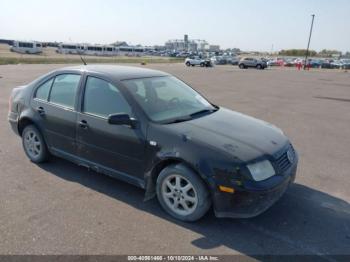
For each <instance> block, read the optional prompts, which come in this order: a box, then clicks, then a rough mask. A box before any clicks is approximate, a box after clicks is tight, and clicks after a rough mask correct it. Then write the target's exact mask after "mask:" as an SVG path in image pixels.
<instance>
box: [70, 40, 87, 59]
mask: <svg viewBox="0 0 350 262" xmlns="http://www.w3.org/2000/svg"><path fill="white" fill-rule="evenodd" d="M69 41H71V42H72V39H71V38H69ZM81 54H82V53H81V51H80V50H79V51H78V55H79V57H80V60H81V61H82V62H83V64H84V65H87V63H86V61H85V60H84V58H83V57H82V56H81Z"/></svg>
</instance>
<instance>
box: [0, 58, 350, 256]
mask: <svg viewBox="0 0 350 262" xmlns="http://www.w3.org/2000/svg"><path fill="white" fill-rule="evenodd" d="M58 67H62V65H8V66H0V119H1V124H0V179H1V182H0V254H216V255H219V254H244V255H247V256H250V257H255V256H256V255H261V254H311V255H326V257H323V258H322V259H326V260H329V261H332V260H333V259H337V258H335V257H333V255H337V254H349V255H350V205H349V201H350V190H349V188H350V177H349V175H350V173H349V172H350V171H349V170H350V73H346V72H342V71H337V70H332V71H322V70H311V71H310V72H304V71H296V70H294V69H269V70H261V71H258V70H254V69H251V70H239V69H237V68H236V67H231V66H221V67H220V66H217V67H215V68H199V67H198V68H192V67H191V68H186V67H185V66H184V65H182V64H169V65H167V64H158V65H148V66H147V67H150V68H156V69H160V70H163V71H166V72H169V73H172V74H174V75H176V76H178V77H180V78H182V79H183V80H185V81H186V82H188V83H190V84H191V85H192V86H193V87H195V88H196V89H197V90H199V91H200V92H201V93H202V94H204V95H205V96H206V97H207V98H209V100H211V101H212V102H214V103H216V104H218V105H222V106H225V107H228V108H231V109H233V110H236V111H240V112H242V113H245V114H248V115H251V116H254V117H257V118H261V119H263V120H266V121H268V122H271V123H273V124H275V125H276V126H278V127H280V128H282V129H283V130H284V132H285V133H286V134H287V135H288V136H289V137H290V139H291V141H292V142H293V143H294V145H295V147H296V149H297V150H298V151H299V154H300V164H299V169H298V174H297V179H296V183H295V184H294V185H292V186H291V187H290V189H289V190H288V191H287V193H286V194H285V195H284V196H283V197H282V198H281V200H280V201H279V202H278V203H277V204H276V205H274V206H273V207H272V208H271V209H269V210H268V211H267V212H266V213H264V214H262V215H260V216H259V217H256V218H253V219H217V218H215V217H214V215H213V213H212V212H210V213H209V214H208V215H207V216H206V217H204V219H202V220H200V221H199V222H197V223H182V222H178V221H175V220H174V219H172V218H170V217H169V216H168V215H167V214H165V212H163V211H162V210H161V207H160V206H159V205H158V203H157V201H156V200H151V201H148V202H143V191H142V190H141V189H138V188H135V187H133V186H131V185H128V184H126V183H123V182H120V181H118V180H113V179H112V178H109V177H107V176H103V175H99V174H96V173H94V172H92V171H88V170H87V169H85V168H83V167H78V166H76V165H74V164H71V163H69V162H67V161H64V160H60V159H57V158H55V159H53V160H52V161H51V162H49V163H46V164H43V165H39V166H38V165H35V164H33V163H31V162H29V161H28V159H27V158H26V156H25V154H24V152H23V150H22V147H21V141H20V139H19V137H17V136H15V135H14V134H13V133H12V131H11V130H10V127H9V124H8V122H7V110H8V97H9V94H10V92H11V89H12V88H13V87H15V86H18V85H21V84H25V83H28V82H30V81H32V80H33V79H35V78H36V77H38V76H40V75H42V74H44V73H46V72H48V71H50V70H52V69H55V68H58Z"/></svg>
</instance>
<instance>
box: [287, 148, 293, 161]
mask: <svg viewBox="0 0 350 262" xmlns="http://www.w3.org/2000/svg"><path fill="white" fill-rule="evenodd" d="M287 158H288V160H289V162H291V163H293V161H294V154H293V152H292V150H288V151H287Z"/></svg>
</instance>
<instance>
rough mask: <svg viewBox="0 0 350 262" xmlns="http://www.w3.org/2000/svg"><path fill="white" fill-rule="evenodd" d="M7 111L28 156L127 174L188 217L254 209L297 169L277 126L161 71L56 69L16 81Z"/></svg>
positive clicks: (247, 213) (277, 193) (245, 213)
mask: <svg viewBox="0 0 350 262" xmlns="http://www.w3.org/2000/svg"><path fill="white" fill-rule="evenodd" d="M8 119H9V122H10V124H11V127H12V129H13V130H14V131H15V132H16V133H17V134H19V135H20V136H21V137H22V143H23V148H24V151H25V153H26V154H27V156H28V158H29V159H30V160H31V161H32V162H34V163H40V162H43V161H46V160H48V159H49V156H50V155H54V156H58V157H62V158H65V159H67V160H69V161H72V162H74V163H76V164H78V165H81V166H86V167H88V168H90V169H93V170H95V171H97V172H100V173H103V174H106V175H109V176H112V177H115V178H118V179H121V180H124V181H127V182H129V183H131V184H134V185H136V186H139V187H141V188H144V189H145V191H146V193H145V199H151V198H152V197H154V196H157V197H158V199H159V202H160V204H161V206H162V207H163V208H164V209H165V210H166V211H167V212H168V213H169V214H170V215H172V216H174V217H175V218H177V219H180V220H184V221H195V220H197V219H199V218H201V217H202V216H203V215H204V214H205V213H206V212H207V211H208V210H209V208H210V207H211V205H213V209H214V212H215V214H216V216H218V217H252V216H256V215H258V214H260V213H262V212H263V211H265V210H266V209H268V208H269V207H270V206H271V205H272V204H273V203H274V202H276V201H277V200H278V199H279V198H280V197H281V195H282V194H283V193H284V192H285V191H286V189H287V188H288V185H289V184H290V183H291V182H293V181H294V179H295V174H296V169H297V162H298V157H297V153H296V151H295V150H294V149H293V146H292V145H291V143H290V142H289V140H288V138H287V137H286V136H285V135H284V134H283V132H282V131H281V130H280V129H278V128H276V127H275V126H273V125H271V124H268V123H266V122H264V121H261V120H258V119H255V118H252V117H249V116H246V115H243V114H240V113H238V112H234V111H231V110H228V109H225V108H223V107H219V106H217V105H214V104H212V103H210V102H209V101H208V100H207V99H205V98H204V97H203V96H202V95H200V94H199V93H198V92H196V91H195V90H193V89H192V88H191V87H189V86H188V85H187V84H185V83H184V82H182V81H181V80H179V79H177V78H175V77H174V76H171V75H169V74H167V73H164V72H160V71H154V70H148V69H141V68H136V67H121V66H103V65H88V66H76V67H68V68H63V69H60V70H56V71H54V72H51V73H48V74H46V75H44V76H42V77H40V78H38V79H36V80H34V81H33V82H32V83H30V84H28V85H26V86H22V87H18V88H14V90H13V91H12V94H11V97H10V104H9V115H8Z"/></svg>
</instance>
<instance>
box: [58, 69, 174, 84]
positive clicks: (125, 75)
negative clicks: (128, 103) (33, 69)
mask: <svg viewBox="0 0 350 262" xmlns="http://www.w3.org/2000/svg"><path fill="white" fill-rule="evenodd" d="M66 70H70V71H71V70H73V71H75V70H76V71H80V72H90V73H97V74H100V75H105V76H107V77H109V78H111V79H113V80H117V81H120V80H126V79H135V78H146V77H157V76H168V75H169V74H168V73H165V72H162V71H158V70H152V69H148V68H141V67H136V66H118V65H79V66H71V67H64V68H61V69H59V70H57V71H66Z"/></svg>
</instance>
